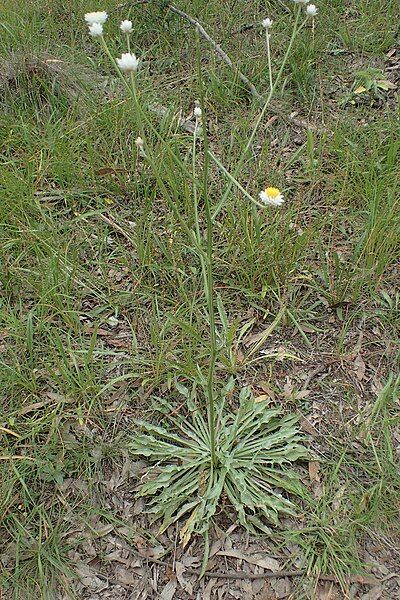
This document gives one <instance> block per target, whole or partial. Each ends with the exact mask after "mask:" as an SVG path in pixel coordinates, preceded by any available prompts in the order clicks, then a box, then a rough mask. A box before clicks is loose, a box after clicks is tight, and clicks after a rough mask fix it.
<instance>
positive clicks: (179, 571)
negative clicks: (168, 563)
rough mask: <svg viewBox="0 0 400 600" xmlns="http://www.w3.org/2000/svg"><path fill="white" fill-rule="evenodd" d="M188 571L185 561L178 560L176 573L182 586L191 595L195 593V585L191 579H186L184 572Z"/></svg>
mask: <svg viewBox="0 0 400 600" xmlns="http://www.w3.org/2000/svg"><path fill="white" fill-rule="evenodd" d="M185 571H186V567H185V565H184V564H183V563H181V562H179V561H177V562H176V563H175V574H176V578H177V580H178V582H179V585H180V586H181V588H182V589H183V590H184V591H185V592H186V593H187V594H188V595H189V596H192V595H193V586H192V584H191V583H190V582H189V581H186V580H185V578H184V576H183V574H184V572H185Z"/></svg>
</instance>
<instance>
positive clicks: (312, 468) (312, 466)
mask: <svg viewBox="0 0 400 600" xmlns="http://www.w3.org/2000/svg"><path fill="white" fill-rule="evenodd" d="M320 467H321V465H320V464H319V462H318V461H316V460H310V462H309V463H308V474H309V475H310V480H311V481H316V482H317V483H319V482H320V481H321V478H320V476H319V471H320Z"/></svg>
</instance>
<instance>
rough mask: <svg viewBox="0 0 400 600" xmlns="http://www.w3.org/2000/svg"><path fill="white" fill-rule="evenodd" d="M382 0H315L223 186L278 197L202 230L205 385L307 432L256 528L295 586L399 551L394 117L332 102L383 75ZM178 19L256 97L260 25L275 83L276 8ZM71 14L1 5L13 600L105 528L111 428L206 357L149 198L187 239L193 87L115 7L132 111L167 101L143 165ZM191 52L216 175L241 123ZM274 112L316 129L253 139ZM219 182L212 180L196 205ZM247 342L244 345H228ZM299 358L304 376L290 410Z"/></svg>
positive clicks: (163, 48) (64, 572)
mask: <svg viewBox="0 0 400 600" xmlns="http://www.w3.org/2000/svg"><path fill="white" fill-rule="evenodd" d="M118 4H119V3H118V2H114V1H111V0H110V1H109V2H107V3H105V4H103V5H102V6H101V7H100V8H103V7H104V8H105V9H107V10H109V11H110V12H111V11H112V10H114V13H113V19H112V24H111V23H110V31H112V32H113V35H110V38H111V40H112V41H111V44H115V45H114V47H113V52H115V54H117V53H118V52H120V51H121V47H122V40H121V43H120V40H119V37H118V33H117V26H116V23H118V19H119V18H126V17H127V16H128V14H127V11H123V10H122V9H116V8H115V7H116V6H117V5H118ZM205 4H206V6H205ZM286 4H287V5H288V6H289V3H286ZM384 5H385V6H384V7H383V8H382V3H381V2H378V1H375V0H372V1H371V0H370V1H368V2H367V1H365V2H350V3H346V7H344V5H343V3H342V2H338V1H333V0H332V1H330V2H328V1H327V2H324V3H323V5H322V3H321V7H320V8H321V10H320V17H319V19H317V20H316V23H315V29H311V28H306V29H305V30H304V31H303V32H302V35H301V36H300V37H299V39H298V40H297V42H296V44H295V47H294V51H293V54H292V55H291V58H290V60H289V62H288V64H287V67H286V69H285V72H284V79H283V82H282V89H280V90H279V94H278V96H277V97H276V98H275V99H274V102H273V106H272V110H271V112H270V113H268V114H267V116H266V118H265V120H264V122H263V125H262V126H261V128H260V130H259V132H258V134H257V136H256V140H255V142H254V144H253V148H252V152H251V154H249V156H248V158H247V160H246V161H245V162H244V164H243V166H242V168H241V172H240V177H239V179H240V182H241V184H242V185H243V186H244V187H245V189H246V190H247V191H248V192H249V193H251V194H253V195H254V196H256V195H257V193H258V191H259V190H260V189H261V188H262V187H264V186H265V185H266V184H273V185H277V186H278V187H280V188H281V189H283V191H284V194H285V197H286V199H287V202H286V204H285V205H284V208H283V210H280V211H277V212H269V211H261V212H260V211H257V210H254V208H253V206H252V205H251V203H249V202H248V201H247V200H246V199H245V198H244V197H243V195H242V194H241V193H240V192H239V191H236V190H235V188H233V189H232V191H231V193H230V194H229V196H228V198H227V199H226V202H225V204H224V206H223V208H222V210H221V211H220V212H219V214H218V218H217V219H216V226H215V242H214V260H215V267H214V278H215V282H216V289H217V295H218V311H217V329H218V336H219V342H220V345H221V351H220V355H219V357H218V363H217V372H218V382H221V383H222V382H225V381H226V380H227V378H229V376H230V375H234V376H235V377H236V378H237V380H238V384H237V387H238V388H240V387H241V386H243V385H251V386H253V389H254V390H257V389H259V387H258V386H259V385H260V384H261V383H262V382H263V386H264V387H265V386H266V385H267V389H268V390H269V391H268V392H267V395H268V394H270V395H271V398H272V400H271V401H272V402H273V403H274V404H277V405H282V408H283V410H284V411H293V410H294V411H301V412H302V414H305V415H306V416H307V417H308V418H309V419H311V420H313V419H314V421H313V422H315V424H316V427H318V431H319V433H320V436H319V437H318V438H317V441H316V442H315V443H313V444H312V446H313V450H314V452H315V453H316V457H317V460H318V461H319V463H320V469H321V480H322V484H323V485H322V488H321V489H320V490H319V492H318V494H317V495H316V496H314V495H313V490H312V486H311V483H310V481H308V480H307V482H306V486H307V487H309V493H308V494H307V495H306V496H305V497H304V498H303V499H302V501H301V502H300V504H299V514H300V517H299V519H298V521H297V522H296V526H295V527H292V531H291V532H290V533H289V532H288V531H281V530H279V529H278V530H277V532H276V537H277V543H281V544H285V543H286V542H287V541H288V539H287V538H288V537H289V538H290V541H292V542H295V543H296V544H297V545H298V546H299V547H300V548H301V551H302V554H303V558H304V564H305V566H306V568H307V569H308V570H309V572H310V573H314V574H318V573H327V574H335V575H336V576H337V577H338V579H339V581H340V582H341V583H342V586H343V588H345V585H346V584H345V576H346V575H347V574H348V573H349V572H357V571H360V570H361V569H362V568H364V569H367V570H368V565H365V561H364V560H363V555H362V548H363V544H364V542H365V539H367V538H368V536H377V535H378V536H380V537H381V538H382V539H388V540H395V539H396V536H398V531H396V523H395V520H396V511H397V510H398V500H397V498H398V492H399V478H398V473H397V471H396V467H395V450H394V447H395V433H396V427H398V423H399V412H398V382H396V380H395V378H394V376H393V375H392V373H395V371H396V365H397V364H398V362H397V361H398V358H399V356H398V352H397V351H396V346H398V341H399V329H398V324H399V318H398V314H399V298H398V293H397V292H396V268H397V265H398V260H399V247H400V246H399V230H400V218H399V210H398V208H399V196H398V191H397V189H398V183H399V170H398V155H399V142H398V135H397V134H398V120H397V117H398V115H397V114H396V106H395V92H394V91H392V90H389V91H388V92H387V93H386V94H384V95H383V98H384V99H383V100H381V99H376V98H374V97H373V95H372V94H366V95H364V96H363V97H362V98H357V99H355V101H354V103H352V102H351V100H354V98H353V97H352V96H351V89H352V86H353V84H354V81H356V79H357V73H358V72H359V71H361V70H365V69H368V68H378V69H381V70H382V69H383V70H384V71H385V67H386V62H385V61H386V60H387V59H386V53H387V52H388V51H389V50H390V49H391V48H392V47H393V46H394V43H395V38H396V34H397V33H398V31H396V27H397V21H396V18H395V17H396V9H397V8H398V7H397V2H395V1H394V0H393V1H387V2H385V3H384ZM179 6H180V7H182V8H183V9H187V10H188V11H189V12H190V13H191V14H193V15H195V16H198V17H199V19H200V20H201V22H202V23H203V24H204V26H205V27H206V29H207V30H208V31H209V32H210V33H211V34H212V35H213V36H215V38H216V39H217V40H218V42H220V43H221V45H222V47H223V48H224V49H225V50H226V51H227V52H228V54H229V55H230V56H231V57H232V59H233V60H234V62H235V64H237V65H238V66H239V67H240V69H241V70H242V71H243V72H245V73H246V74H247V75H248V76H249V77H250V78H251V80H252V81H253V82H254V83H255V85H256V86H257V88H258V89H259V90H260V92H262V93H265V92H266V90H267V62H266V56H265V47H264V42H263V40H262V37H261V35H260V33H261V32H260V30H259V28H258V27H254V28H251V29H248V30H246V29H245V30H243V31H242V30H241V28H243V27H245V26H246V25H248V24H249V23H250V24H251V23H254V22H255V21H257V20H260V19H261V18H264V16H265V14H264V13H270V14H271V15H272V16H273V17H274V18H275V19H276V22H275V24H274V30H273V31H274V37H273V38H272V42H273V48H272V50H273V56H274V68H275V69H277V68H279V64H280V62H279V61H280V60H281V57H282V55H283V53H284V51H285V48H286V45H287V42H288V36H289V33H290V32H289V29H288V26H287V22H288V16H287V14H286V12H285V11H284V9H283V7H282V6H281V5H278V4H275V3H267V4H266V5H265V6H264V5H263V7H259V6H258V4H257V3H256V2H243V1H242V0H238V1H237V2H234V3H221V2H217V1H214V0H212V1H210V2H207V3H204V2H201V1H200V0H196V1H195V2H190V3H189V2H180V3H179ZM92 9H93V6H92V5H91V4H90V3H88V2H85V1H83V0H73V1H71V2H70V3H69V6H68V8H62V7H60V3H58V2H56V1H55V0H47V1H46V2H40V3H35V2H33V3H32V2H23V3H22V6H21V7H20V9H19V11H18V12H16V11H15V10H14V9H13V3H12V2H5V3H4V8H3V11H2V16H1V22H0V26H1V30H2V35H1V36H0V38H1V39H0V55H1V57H2V59H3V60H4V61H6V63H5V65H6V66H7V68H3V69H2V79H1V80H0V102H1V105H2V106H1V108H2V113H1V117H0V120H1V127H0V136H1V138H0V144H1V155H2V163H3V167H2V169H1V172H0V193H1V200H2V201H1V205H0V221H1V228H2V232H1V260H2V269H1V274H0V278H1V279H0V286H1V290H0V291H1V300H0V302H1V304H0V315H1V328H0V347H1V362H0V378H1V389H2V402H1V408H0V515H1V521H0V547H1V551H2V554H3V556H4V559H2V560H1V561H0V588H4V590H5V593H7V594H8V595H10V597H13V598H46V597H48V598H52V597H56V593H57V592H56V591H55V590H56V589H59V588H60V587H62V588H65V587H66V586H67V582H70V581H71V576H70V573H71V572H72V571H74V569H75V566H74V560H73V558H71V556H73V552H74V551H78V550H79V549H80V547H81V546H80V544H81V542H82V538H84V537H85V535H86V531H87V527H88V525H89V526H90V527H92V529H93V523H95V522H97V520H98V519H99V518H100V517H101V519H102V520H103V521H107V522H113V521H115V520H120V521H121V523H122V522H123V521H124V517H123V514H122V513H121V511H119V510H118V509H115V508H114V509H111V508H110V502H109V494H108V493H107V491H106V490H105V487H104V485H103V483H102V482H103V480H104V478H105V477H106V476H107V474H109V473H110V472H115V471H118V472H119V470H120V469H122V466H123V465H124V464H125V463H124V461H126V456H127V455H128V453H129V447H130V445H131V439H132V438H133V437H134V436H135V429H134V428H133V427H132V424H131V423H132V420H133V418H142V419H151V418H152V416H153V415H154V414H155V412H156V409H159V408H160V407H159V405H158V403H157V400H156V398H157V396H160V397H162V398H164V400H165V401H166V402H169V403H170V404H176V402H177V401H178V400H177V398H176V395H175V392H174V389H175V387H174V386H175V382H176V381H178V382H180V383H182V384H185V383H186V384H188V383H189V384H190V385H191V382H193V381H194V380H195V379H196V377H197V376H198V368H199V366H200V368H205V367H206V366H207V360H208V354H209V347H208V338H207V323H206V321H205V311H206V305H205V301H204V298H203V293H202V280H201V271H200V264H199V261H198V258H197V255H196V253H195V252H194V251H193V248H192V247H191V245H190V244H189V243H188V240H187V238H186V236H185V233H184V231H183V230H182V227H181V224H180V223H179V222H177V220H176V216H175V215H174V213H173V212H172V211H171V210H170V208H169V207H168V198H170V199H171V198H172V200H173V202H174V203H175V204H176V206H178V207H179V210H180V211H181V214H183V215H184V216H185V220H186V222H187V223H188V224H189V226H190V227H192V226H193V214H192V203H191V202H192V199H191V190H192V188H191V185H190V181H191V180H190V171H191V148H192V137H191V136H190V134H188V133H187V132H186V131H185V130H184V129H182V128H180V127H179V126H178V124H177V120H176V118H175V117H174V114H175V109H179V108H181V107H182V109H183V114H185V115H187V114H189V112H190V110H192V108H193V101H194V100H195V99H197V98H198V97H199V95H200V90H199V81H198V76H197V67H196V38H195V34H194V32H193V31H192V30H191V29H190V28H187V27H186V24H185V23H184V22H183V21H181V20H179V19H178V18H177V17H176V16H174V15H173V14H171V13H170V12H168V13H166V12H165V10H162V9H161V8H160V9H159V11H152V12H150V10H149V7H146V6H143V7H138V8H132V10H131V11H130V12H129V16H130V17H132V18H133V20H134V22H135V32H134V34H133V37H132V44H133V48H134V49H135V51H138V52H139V53H140V55H141V56H143V59H144V65H143V69H142V72H141V73H140V74H139V88H140V95H141V102H142V105H143V106H150V105H151V104H152V103H155V102H157V103H161V104H162V105H164V106H168V107H172V110H171V111H170V113H169V114H167V115H166V116H165V117H163V118H160V117H159V116H158V115H157V114H156V113H151V115H152V116H151V120H152V123H153V125H154V127H155V128H156V129H157V131H158V132H159V133H160V135H161V136H162V138H163V139H165V140H167V142H166V144H161V143H159V142H158V141H157V139H156V137H155V136H154V135H151V136H150V139H151V141H152V143H153V144H154V148H155V152H156V159H157V162H156V164H157V170H151V169H148V168H146V165H145V164H144V163H143V161H140V160H139V159H138V158H137V156H136V153H135V148H134V140H135V138H136V137H137V130H136V127H135V113H134V110H133V108H132V106H131V104H130V103H129V102H128V101H126V99H125V96H124V94H123V92H122V90H121V89H120V87H119V85H118V83H117V82H116V81H115V80H114V77H113V73H112V70H111V68H110V66H109V65H108V63H107V61H106V60H105V59H104V57H103V56H102V54H101V53H100V51H98V48H97V45H96V44H94V43H93V40H91V39H89V37H88V35H87V31H86V28H85V26H84V24H83V21H82V15H83V13H84V12H85V11H87V10H92ZM275 14H276V17H275ZM232 32H233V33H232ZM114 34H115V35H114ZM200 47H201V54H202V72H203V85H204V88H205V89H204V95H205V106H206V111H207V117H208V120H209V130H210V131H209V136H210V143H211V144H212V150H213V152H214V153H215V154H216V155H217V156H218V157H220V158H221V157H223V159H224V166H225V167H226V168H227V169H228V170H229V171H231V172H232V171H233V170H234V168H235V165H236V164H237V161H238V159H239V157H240V156H241V154H242V152H243V149H244V147H245V144H246V141H247V139H248V135H249V131H250V130H251V127H252V125H253V124H254V122H255V119H256V118H257V115H258V112H259V107H257V105H256V104H255V103H253V102H252V101H251V99H250V98H249V97H248V94H247V92H246V90H245V89H244V88H243V87H242V85H241V84H240V83H239V81H238V79H237V77H236V76H235V73H234V72H233V71H232V70H230V69H229V68H228V67H225V66H223V65H221V63H220V61H219V59H217V58H216V57H215V56H214V55H213V54H212V53H211V51H210V49H209V47H208V46H207V44H206V43H203V42H201V43H200ZM10 49H12V50H13V55H12V56H10ZM49 59H50V60H54V59H55V60H58V61H62V62H61V63H51V62H50V63H48V62H47V63H46V61H48V60H49ZM29 61H31V62H29ZM386 76H387V77H391V76H392V75H391V73H390V72H389V71H387V72H386ZM349 94H350V95H349ZM294 110H296V111H298V113H299V115H298V118H301V119H303V120H305V121H307V122H310V123H314V125H316V126H317V127H316V128H315V129H309V130H306V129H305V128H299V127H298V126H296V124H295V123H294V122H292V121H291V120H290V118H288V119H282V118H278V119H277V120H274V121H272V122H271V121H269V124H268V125H267V124H266V123H267V122H268V119H270V118H271V117H273V116H274V113H275V112H276V111H278V116H279V115H281V114H282V115H284V116H285V115H286V116H287V117H289V115H290V113H291V112H292V111H294ZM171 151H172V153H171ZM172 156H179V157H180V158H182V159H183V160H184V161H186V162H185V163H184V164H185V165H186V166H187V172H185V170H184V169H183V168H182V169H177V168H176V167H174V159H173V158H172ZM188 174H189V175H188ZM226 183H227V181H226V179H225V178H224V177H223V176H222V175H221V174H220V173H219V172H218V171H217V169H216V168H215V167H214V166H213V167H212V178H211V182H210V194H211V200H212V203H213V206H214V207H217V206H218V203H219V201H220V199H221V197H222V195H223V193H224V190H225V189H226ZM277 315H278V316H277ZM271 324H274V325H273V327H271V330H270V332H269V331H268V327H269V326H271ZM264 329H267V333H266V335H265V340H264V341H263V342H262V343H261V344H260V345H259V346H257V348H256V349H255V346H254V344H256V343H257V342H251V341H250V342H248V340H249V336H251V335H252V334H253V333H258V332H259V331H260V330H264ZM250 339H251V338H250ZM358 355H361V357H362V358H363V361H364V366H365V369H366V374H365V375H364V376H362V377H361V375H360V378H357V376H355V375H354V360H355V359H356V357H357V356H358ZM358 364H359V363H358ZM315 366H317V367H320V368H322V369H325V370H326V377H324V378H321V379H319V378H318V377H317V378H316V379H315V380H313V379H311V381H310V383H309V384H308V387H309V390H311V391H310V394H309V395H306V396H303V397H301V394H300V397H299V393H298V390H301V388H302V384H303V382H304V380H305V379H306V377H307V374H308V373H309V371H310V370H312V368H315ZM287 378H289V379H290V380H291V382H292V384H293V386H294V391H293V390H292V391H291V392H290V393H289V392H287V388H286V387H285V386H286V385H287ZM285 390H286V391H285ZM262 393H264V392H262ZM321 407H322V408H321ZM333 434H334V435H333ZM314 446H315V447H314ZM71 482H72V483H71ZM77 482H80V483H81V485H80V486H79V485H78V484H77ZM72 484H74V485H75V488H74V489H73V491H71V489H70V488H69V487H68V486H69V485H72ZM132 485H133V484H132ZM321 490H322V491H321ZM225 511H226V514H228V515H230V518H232V515H231V511H230V508H229V506H228V507H226V508H224V512H225ZM66 515H67V518H66ZM125 520H126V519H125ZM85 528H86V529H85ZM139 529H140V528H139V526H138V530H139ZM75 530H79V531H81V532H82V535H81V537H79V535H78V536H76V535H75V534H74V533H73V532H74V531H75ZM332 532H335V535H332ZM140 535H142V536H144V537H146V536H148V535H149V533H148V532H147V534H145V533H143V531H140ZM397 539H398V537H397ZM148 543H149V544H155V543H156V542H155V541H154V540H151V539H149V542H148ZM394 543H395V542H394V541H393V542H392V544H394ZM70 593H71V594H72V589H71V590H70ZM300 593H303V592H300V588H299V592H298V594H299V595H298V597H299V598H300ZM310 593H311V592H310Z"/></svg>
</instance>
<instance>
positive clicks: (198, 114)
mask: <svg viewBox="0 0 400 600" xmlns="http://www.w3.org/2000/svg"><path fill="white" fill-rule="evenodd" d="M193 114H194V116H195V117H196V119H200V117H201V115H202V114H203V113H202V111H201V108H200V106H195V107H194V111H193Z"/></svg>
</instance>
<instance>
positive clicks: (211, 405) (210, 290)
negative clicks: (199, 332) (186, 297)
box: [204, 126, 217, 466]
mask: <svg viewBox="0 0 400 600" xmlns="http://www.w3.org/2000/svg"><path fill="white" fill-rule="evenodd" d="M204 129H205V126H204ZM206 135H207V134H205V138H204V139H205V144H204V145H205V156H208V148H207V146H208V144H207V141H206ZM207 161H208V159H207ZM204 170H205V172H206V173H208V165H207V167H206V165H205V166H204ZM204 206H205V213H206V224H207V249H206V261H204V262H205V265H206V267H207V273H206V279H207V285H206V286H205V294H206V296H207V306H208V318H209V322H210V364H209V368H208V377H207V400H208V423H209V430H210V446H211V464H212V465H214V466H215V465H216V454H215V428H216V422H215V393H214V375H215V363H216V359H217V335H216V331H215V305H214V276H213V219H212V213H211V203H210V198H209V194H208V183H207V182H206V181H205V180H204Z"/></svg>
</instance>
